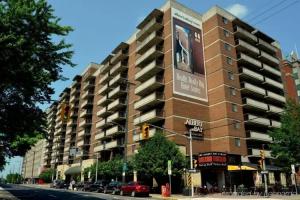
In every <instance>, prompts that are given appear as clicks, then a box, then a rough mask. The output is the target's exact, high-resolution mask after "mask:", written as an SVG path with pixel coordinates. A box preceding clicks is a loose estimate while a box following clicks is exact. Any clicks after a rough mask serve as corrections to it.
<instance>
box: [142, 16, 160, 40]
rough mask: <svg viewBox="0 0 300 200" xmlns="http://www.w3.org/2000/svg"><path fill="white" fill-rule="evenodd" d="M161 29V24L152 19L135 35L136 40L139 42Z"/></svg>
mask: <svg viewBox="0 0 300 200" xmlns="http://www.w3.org/2000/svg"><path fill="white" fill-rule="evenodd" d="M162 27H163V25H162V23H160V22H159V21H158V19H156V18H153V19H152V20H150V21H149V22H148V23H147V24H146V25H145V26H144V27H143V28H142V29H141V30H140V31H139V32H138V33H137V34H136V39H137V40H139V41H142V40H144V39H145V38H146V37H147V36H148V35H149V34H150V33H152V32H153V31H157V30H159V29H161V28H162Z"/></svg>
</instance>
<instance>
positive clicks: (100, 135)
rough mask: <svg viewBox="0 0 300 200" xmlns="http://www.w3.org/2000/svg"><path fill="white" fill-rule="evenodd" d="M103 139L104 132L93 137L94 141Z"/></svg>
mask: <svg viewBox="0 0 300 200" xmlns="http://www.w3.org/2000/svg"><path fill="white" fill-rule="evenodd" d="M104 137H105V132H104V131H102V132H100V133H97V134H96V135H95V140H100V139H102V138H104Z"/></svg>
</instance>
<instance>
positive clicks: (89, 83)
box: [82, 77, 95, 90]
mask: <svg viewBox="0 0 300 200" xmlns="http://www.w3.org/2000/svg"><path fill="white" fill-rule="evenodd" d="M93 87H95V77H93V79H92V81H89V82H86V83H84V85H83V87H82V90H88V89H90V88H93Z"/></svg>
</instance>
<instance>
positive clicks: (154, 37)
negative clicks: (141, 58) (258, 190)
mask: <svg viewBox="0 0 300 200" xmlns="http://www.w3.org/2000/svg"><path fill="white" fill-rule="evenodd" d="M162 36H163V35H162V32H160V31H155V32H152V33H151V34H150V35H149V36H148V37H147V38H145V39H144V40H143V41H142V42H138V41H137V48H136V53H138V54H143V53H145V51H147V50H148V49H149V48H150V47H152V46H153V45H156V44H158V43H160V42H161V41H163V37H162Z"/></svg>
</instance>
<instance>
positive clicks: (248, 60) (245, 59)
mask: <svg viewBox="0 0 300 200" xmlns="http://www.w3.org/2000/svg"><path fill="white" fill-rule="evenodd" d="M238 63H240V64H243V65H244V64H246V65H250V66H252V67H256V68H259V69H261V68H262V64H261V62H260V61H259V60H257V59H255V58H252V57H250V56H247V55H245V54H243V53H240V54H239V55H238Z"/></svg>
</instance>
